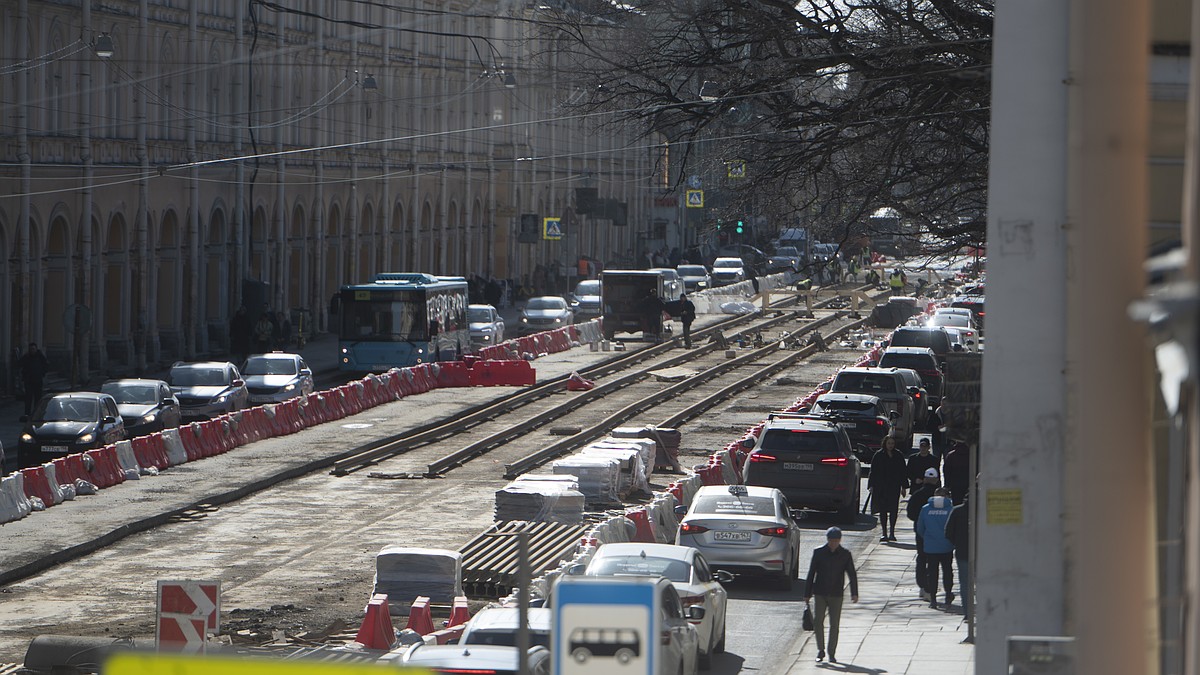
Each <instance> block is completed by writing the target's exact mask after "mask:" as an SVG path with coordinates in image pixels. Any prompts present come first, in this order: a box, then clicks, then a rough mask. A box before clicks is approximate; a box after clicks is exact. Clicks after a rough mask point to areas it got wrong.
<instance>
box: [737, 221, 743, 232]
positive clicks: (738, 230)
mask: <svg viewBox="0 0 1200 675" xmlns="http://www.w3.org/2000/svg"><path fill="white" fill-rule="evenodd" d="M743 231H744V224H743V223H742V221H740V220H739V221H738V223H737V233H738V234H741V233H742V232H743Z"/></svg>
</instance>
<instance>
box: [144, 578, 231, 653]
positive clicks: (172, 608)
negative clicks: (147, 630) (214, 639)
mask: <svg viewBox="0 0 1200 675" xmlns="http://www.w3.org/2000/svg"><path fill="white" fill-rule="evenodd" d="M157 614H158V621H157V624H158V636H157V637H158V646H159V648H160V649H162V648H164V647H167V648H176V649H183V650H184V651H204V645H205V643H206V642H207V638H206V634H207V633H213V634H216V633H218V632H219V628H220V624H219V623H218V622H219V619H220V615H221V582H219V581H159V582H158V612H157Z"/></svg>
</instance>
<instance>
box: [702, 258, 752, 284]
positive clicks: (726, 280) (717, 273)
mask: <svg viewBox="0 0 1200 675" xmlns="http://www.w3.org/2000/svg"><path fill="white" fill-rule="evenodd" d="M710 276H711V277H712V285H713V286H728V285H729V284H736V283H737V282H739V281H745V280H746V264H745V263H743V262H742V259H741V258H717V259H716V260H714V261H713V266H712V274H711V275H710Z"/></svg>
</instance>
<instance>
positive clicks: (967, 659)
mask: <svg viewBox="0 0 1200 675" xmlns="http://www.w3.org/2000/svg"><path fill="white" fill-rule="evenodd" d="M872 534H874V532H872ZM900 540H901V541H900V542H899V543H895V544H880V543H879V542H875V543H872V544H870V546H869V548H868V549H867V551H866V553H865V554H864V555H863V556H862V557H861V558H860V559H859V560H856V561H855V562H856V563H857V565H858V586H859V589H858V591H859V603H858V604H853V603H851V602H850V591H849V588H847V589H846V602H845V604H844V605H843V607H842V622H841V631H840V636H839V637H838V650H837V655H838V661H839V663H830V662H829V661H828V659H826V660H825V661H823V662H821V663H818V662H817V660H816V659H817V640H816V636H815V634H814V633H811V632H805V633H803V634H801V635H800V636H799V637H798V638H797V639H796V641H795V642H794V643H793V645H792V648H791V653H793V654H796V657H795V660H794V661H793V662H792V663H791V664H790V665H789V666H788V667H787V668H786V669H785V671H784V672H786V673H787V674H788V675H797V674H799V673H821V672H839V671H840V672H844V673H889V674H890V675H898V674H900V673H908V674H910V675H971V674H972V673H974V672H975V647H974V645H970V644H962V641H963V639H964V638H966V637H967V624H966V621H965V619H964V617H963V607H962V597H961V595H962V594H961V593H959V597H958V598H956V599H955V601H954V605H952V606H951V608H950V609H949V610H946V609H941V610H936V609H930V608H929V603H928V602H925V601H923V600H921V598H920V596H919V594H918V593H919V591H918V590H917V584H916V579H915V572H914V570H915V568H916V555H915V550H914V549H915V546H916V544H915V541H914V538H913V534H912V532H911V531H910V532H902V533H901V535H900ZM957 575H958V570H957V568H956V569H955V581H954V584H955V586H954V588H955V592H958V578H957ZM944 600H945V596H944V595H941V594H939V596H938V601H939V602H944ZM825 629H826V631H828V630H829V626H828V620H827V621H826V627H825Z"/></svg>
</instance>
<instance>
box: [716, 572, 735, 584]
mask: <svg viewBox="0 0 1200 675" xmlns="http://www.w3.org/2000/svg"><path fill="white" fill-rule="evenodd" d="M713 581H715V582H717V583H721V584H728V583H730V582H732V581H733V574H731V573H729V572H726V571H725V570H717V571H716V572H713Z"/></svg>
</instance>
